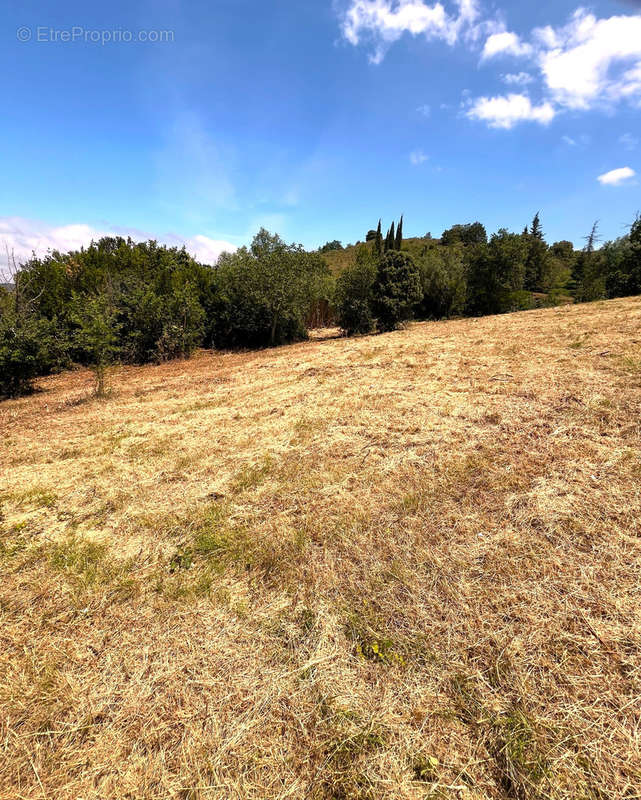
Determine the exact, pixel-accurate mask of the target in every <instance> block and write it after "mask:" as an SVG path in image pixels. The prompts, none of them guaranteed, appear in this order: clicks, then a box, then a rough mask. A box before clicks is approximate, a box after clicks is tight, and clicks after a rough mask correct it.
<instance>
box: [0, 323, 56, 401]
mask: <svg viewBox="0 0 641 800" xmlns="http://www.w3.org/2000/svg"><path fill="white" fill-rule="evenodd" d="M67 364H68V356H67V346H66V342H65V340H64V337H63V336H62V335H61V332H60V330H59V329H58V327H57V325H56V323H55V322H50V321H49V320H46V319H43V318H39V317H37V316H35V315H31V314H30V315H26V316H16V315H15V314H12V313H11V312H5V313H3V314H2V315H1V316H0V396H4V397H15V396H17V395H21V394H27V393H28V392H30V391H32V390H33V381H34V378H37V377H38V376H39V375H46V374H48V373H50V372H53V371H55V370H58V369H62V368H63V367H65V366H67Z"/></svg>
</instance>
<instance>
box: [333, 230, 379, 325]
mask: <svg viewBox="0 0 641 800" xmlns="http://www.w3.org/2000/svg"><path fill="white" fill-rule="evenodd" d="M375 281H376V263H375V259H374V258H373V257H372V254H371V253H370V252H369V250H368V249H367V248H366V247H364V246H362V245H361V246H360V247H359V248H357V251H356V260H355V263H354V264H353V265H351V266H349V267H348V268H347V269H346V270H344V271H343V272H342V273H341V274H340V275H339V277H338V280H337V281H336V291H335V294H334V307H335V309H336V313H337V316H338V324H339V326H340V327H341V328H342V329H343V331H345V333H346V334H347V335H348V336H352V335H353V334H356V333H370V332H371V331H372V330H373V329H374V314H373V311H372V306H373V302H374V282H375Z"/></svg>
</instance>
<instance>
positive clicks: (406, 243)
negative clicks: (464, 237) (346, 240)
mask: <svg viewBox="0 0 641 800" xmlns="http://www.w3.org/2000/svg"><path fill="white" fill-rule="evenodd" d="M428 241H429V240H428V239H423V238H420V237H419V238H406V239H404V240H403V250H407V251H408V252H409V253H411V255H413V256H417V255H420V253H421V251H422V250H423V247H424V246H425V245H426V244H427V243H428ZM368 247H370V248H371V247H372V243H371V242H368ZM322 255H323V258H324V260H325V262H326V263H327V266H328V267H329V269H330V271H331V273H332V274H333V275H340V273H341V272H342V271H343V270H344V269H345V268H346V267H349V266H350V265H351V264H353V263H354V261H355V258H356V245H350V246H349V247H344V248H343V249H342V250H328V251H327V252H325V253H323V254H322Z"/></svg>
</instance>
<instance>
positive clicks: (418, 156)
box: [410, 150, 429, 167]
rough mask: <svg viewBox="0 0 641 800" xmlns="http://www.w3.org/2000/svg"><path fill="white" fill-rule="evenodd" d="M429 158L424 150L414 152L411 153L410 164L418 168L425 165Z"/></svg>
mask: <svg viewBox="0 0 641 800" xmlns="http://www.w3.org/2000/svg"><path fill="white" fill-rule="evenodd" d="M428 158H429V156H426V155H425V153H424V152H423V151H422V150H414V151H413V152H411V153H410V164H413V165H414V166H415V167H417V166H418V165H419V164H424V163H425V162H426V161H427V159H428Z"/></svg>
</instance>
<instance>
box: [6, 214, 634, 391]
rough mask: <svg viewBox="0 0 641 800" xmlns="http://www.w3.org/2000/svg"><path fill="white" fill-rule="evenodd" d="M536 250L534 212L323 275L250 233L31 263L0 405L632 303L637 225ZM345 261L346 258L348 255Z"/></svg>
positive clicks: (127, 244)
mask: <svg viewBox="0 0 641 800" xmlns="http://www.w3.org/2000/svg"><path fill="white" fill-rule="evenodd" d="M598 244H599V236H598V229H597V226H596V225H595V226H594V227H593V228H592V231H591V232H590V234H589V236H588V237H587V240H586V245H585V247H584V248H582V249H581V250H578V251H577V250H575V248H574V246H573V244H572V243H571V242H569V241H560V242H556V243H554V244H552V245H548V244H547V242H546V241H545V236H544V233H543V230H542V225H541V220H540V217H539V214H536V215H535V217H534V219H533V220H532V222H531V224H530V225H528V226H526V227H525V229H524V230H523V232H522V233H511V232H509V231H508V230H507V229H504V228H502V229H500V230H499V231H498V232H497V233H494V234H492V235H491V236H490V237H489V238H488V236H487V232H486V230H485V228H484V226H483V225H482V224H481V223H479V222H474V223H469V224H458V225H454V226H453V227H451V228H449V229H448V230H446V231H444V232H443V234H442V235H441V237H440V239H435V238H432V237H431V235H430V234H427V235H426V236H425V237H421V238H418V239H409V240H406V239H404V237H403V218H402V217H401V219H400V220H399V222H398V224H397V223H395V222H393V223H392V224H391V226H390V227H389V229H388V230H387V234H386V235H385V236H383V234H382V223H381V221H380V220H379V223H378V227H377V228H376V229H372V230H370V231H368V233H367V235H366V237H365V241H364V242H361V243H357V245H356V246H355V247H354V248H353V257H351V259H350V261H349V263H348V265H347V266H346V267H345V268H344V269H343V270H342V271H341V272H340V274H339V275H338V276H334V275H333V274H332V273H331V271H330V269H329V267H328V264H327V262H326V258H329V256H328V254H329V253H331V252H332V251H334V250H342V249H343V246H342V244H341V243H340V242H338V241H336V240H335V241H333V242H328V243H327V244H326V245H324V246H323V247H321V248H319V249H318V251H315V252H309V251H306V250H305V249H304V248H303V247H302V246H301V245H297V244H287V243H286V242H284V241H283V240H282V239H281V238H280V237H279V236H278V235H274V234H271V233H269V232H268V231H266V230H264V229H262V230H260V231H259V232H258V234H257V235H256V236H255V237H254V239H253V241H252V243H251V245H250V246H248V247H241V248H240V249H239V250H237V251H236V252H235V253H223V254H222V255H221V257H220V258H219V260H218V262H217V263H216V264H215V265H205V264H201V263H199V262H197V261H196V260H195V259H194V258H192V257H191V256H190V255H189V254H188V253H187V252H186V250H185V249H184V248H182V249H181V248H176V247H166V246H163V245H159V244H158V243H157V242H154V241H148V242H143V243H134V242H133V241H132V240H131V239H124V238H122V237H106V238H103V239H100V240H99V241H98V242H95V243H92V244H91V245H90V246H89V247H87V248H83V249H81V250H78V251H72V252H69V253H59V252H53V253H49V254H47V255H46V256H44V257H41V258H38V257H36V256H35V255H34V256H33V257H32V258H31V259H29V260H28V261H27V262H26V263H24V264H21V265H20V266H18V267H16V266H15V265H14V269H13V272H14V275H13V280H12V282H11V285H10V286H4V287H0V395H4V396H11V395H18V394H22V393H25V392H28V391H29V390H30V389H31V388H32V386H33V381H34V379H35V378H36V377H38V376H40V375H46V374H48V373H51V372H55V371H59V370H61V369H64V368H66V367H69V366H70V365H72V364H74V363H77V364H84V365H89V366H91V367H92V368H93V369H94V371H95V374H96V391H97V393H98V394H103V393H104V392H105V390H106V387H105V371H106V369H107V368H108V366H109V365H110V364H112V363H115V362H119V363H124V364H145V363H150V362H160V361H165V360H168V359H172V358H185V357H188V356H189V355H191V354H192V353H193V351H194V350H195V349H196V348H198V347H208V348H212V347H216V348H223V349H225V348H257V347H264V346H274V345H279V344H284V343H288V342H294V341H299V340H301V339H304V338H305V337H306V336H307V335H308V328H309V326H310V325H311V324H312V321H313V320H315V321H316V324H319V323H324V324H328V323H336V324H338V325H339V326H340V327H341V328H342V329H343V331H344V332H345V333H346V334H347V335H352V334H358V333H372V332H375V331H381V332H382V331H389V330H393V329H394V328H396V327H398V326H400V325H402V324H403V323H404V322H406V321H407V320H410V319H413V318H418V319H442V318H447V317H452V316H460V315H475V316H476V315H482V314H495V313H503V312H508V311H516V310H523V309H528V308H533V307H536V306H541V305H555V304H557V303H559V302H572V301H578V302H581V301H588V300H595V299H602V298H609V297H618V296H623V295H632V294H638V293H641V219H639V218H638V217H637V219H636V220H635V222H634V223H633V224H632V226H631V228H630V231H629V233H627V234H626V235H625V236H622V237H620V238H618V239H616V240H615V241H610V242H607V243H605V244H603V245H602V246H601V247H598ZM350 252H351V251H350Z"/></svg>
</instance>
